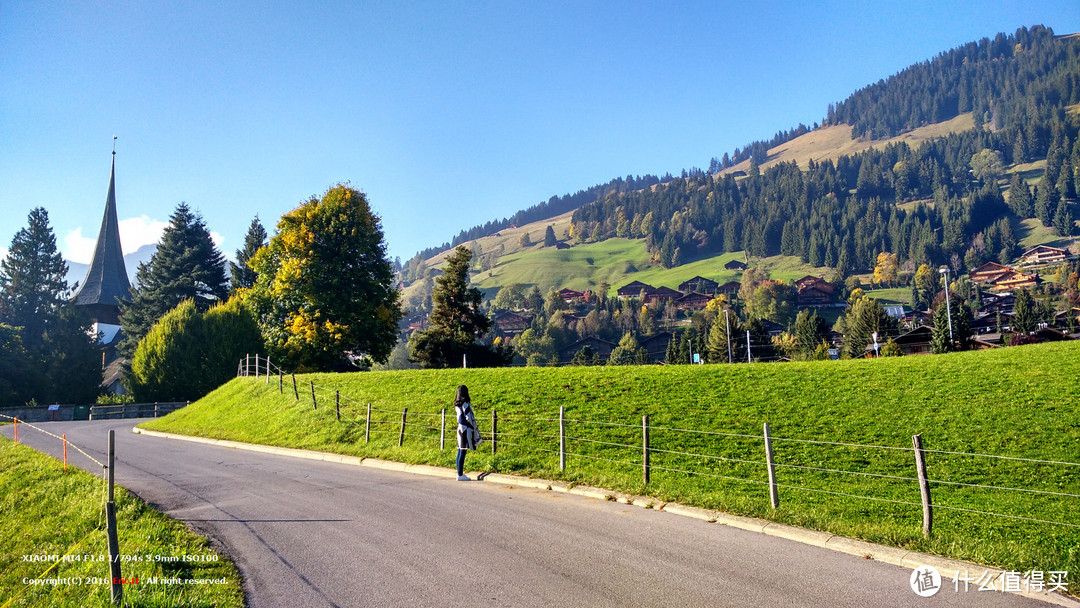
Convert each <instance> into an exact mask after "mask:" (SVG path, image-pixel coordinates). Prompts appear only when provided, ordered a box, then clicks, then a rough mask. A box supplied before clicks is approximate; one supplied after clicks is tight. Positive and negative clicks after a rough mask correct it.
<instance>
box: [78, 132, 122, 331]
mask: <svg viewBox="0 0 1080 608" xmlns="http://www.w3.org/2000/svg"><path fill="white" fill-rule="evenodd" d="M115 139H116V138H115V137H114V138H113V140H114V143H113V157H112V170H111V171H110V173H109V193H108V195H106V197H105V216H104V217H102V218H101V230H100V231H99V232H98V238H97V246H96V247H95V248H94V259H93V261H91V262H90V269H89V270H88V271H87V272H86V278H85V279H83V282H82V285H80V287H79V290H78V291H77V292H75V295H74V296H72V301H73V302H74V303H75V305H76V306H80V307H82V308H83V310H85V311H86V312H87V313H88V314H89V315H90V317H91V318H93V319H94V321H96V322H98V323H106V324H110V325H118V324H119V323H120V320H119V314H120V303H121V302H123V301H126V300H127V299H128V298H129V296H130V291H131V283H130V282H129V281H128V276H127V268H126V267H125V266H124V252H123V250H122V249H121V248H120V224H119V222H118V221H117V219H116V149H115V146H116V144H115Z"/></svg>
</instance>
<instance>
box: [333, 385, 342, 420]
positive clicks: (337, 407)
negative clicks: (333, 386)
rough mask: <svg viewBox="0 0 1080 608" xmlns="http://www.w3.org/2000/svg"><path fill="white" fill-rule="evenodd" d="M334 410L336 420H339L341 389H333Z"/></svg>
mask: <svg viewBox="0 0 1080 608" xmlns="http://www.w3.org/2000/svg"><path fill="white" fill-rule="evenodd" d="M334 410H335V411H336V412H337V419H338V422H341V391H334Z"/></svg>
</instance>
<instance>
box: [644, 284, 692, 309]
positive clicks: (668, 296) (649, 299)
mask: <svg viewBox="0 0 1080 608" xmlns="http://www.w3.org/2000/svg"><path fill="white" fill-rule="evenodd" d="M682 295H683V294H682V292H680V291H676V290H674V289H672V288H670V287H657V288H656V289H653V290H652V292H651V293H648V294H645V300H644V303H645V304H647V305H649V304H661V303H663V302H671V301H674V300H678V299H679V298H681V297H682Z"/></svg>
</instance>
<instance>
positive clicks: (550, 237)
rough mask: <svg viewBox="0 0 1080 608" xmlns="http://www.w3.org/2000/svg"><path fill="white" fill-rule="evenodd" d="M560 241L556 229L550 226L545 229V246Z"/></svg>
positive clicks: (552, 245) (550, 245) (551, 245)
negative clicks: (556, 235) (556, 237)
mask: <svg viewBox="0 0 1080 608" xmlns="http://www.w3.org/2000/svg"><path fill="white" fill-rule="evenodd" d="M556 243H558V241H557V240H556V239H555V229H554V228H552V227H551V226H548V227H547V229H546V230H544V247H554V246H555V244H556Z"/></svg>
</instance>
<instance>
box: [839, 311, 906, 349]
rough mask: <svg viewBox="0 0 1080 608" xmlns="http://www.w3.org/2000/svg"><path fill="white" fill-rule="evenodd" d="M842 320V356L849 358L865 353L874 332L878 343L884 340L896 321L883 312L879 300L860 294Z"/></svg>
mask: <svg viewBox="0 0 1080 608" xmlns="http://www.w3.org/2000/svg"><path fill="white" fill-rule="evenodd" d="M844 321H845V327H846V331H845V332H844V356H845V357H847V358H849V359H855V358H859V357H862V356H863V355H865V354H866V347H867V345H868V344H870V342H871V341H872V340H873V335H874V333H877V334H878V343H879V344H880V343H881V342H882V341H884V340H885V339H886V338H887V337H888V333H889V331H890V330H893V329H895V323H896V322H895V320H894V319H892V318H891V317H889V315H887V314H885V308H884V307H882V306H881V303H880V302H878V301H877V300H875V299H872V298H870V297H868V296H861V297H860V298H859V299H858V300H856V301H855V303H854V304H853V305H852V306H851V308H850V309H849V310H848V313H847V314H846V315H845V316H844Z"/></svg>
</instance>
